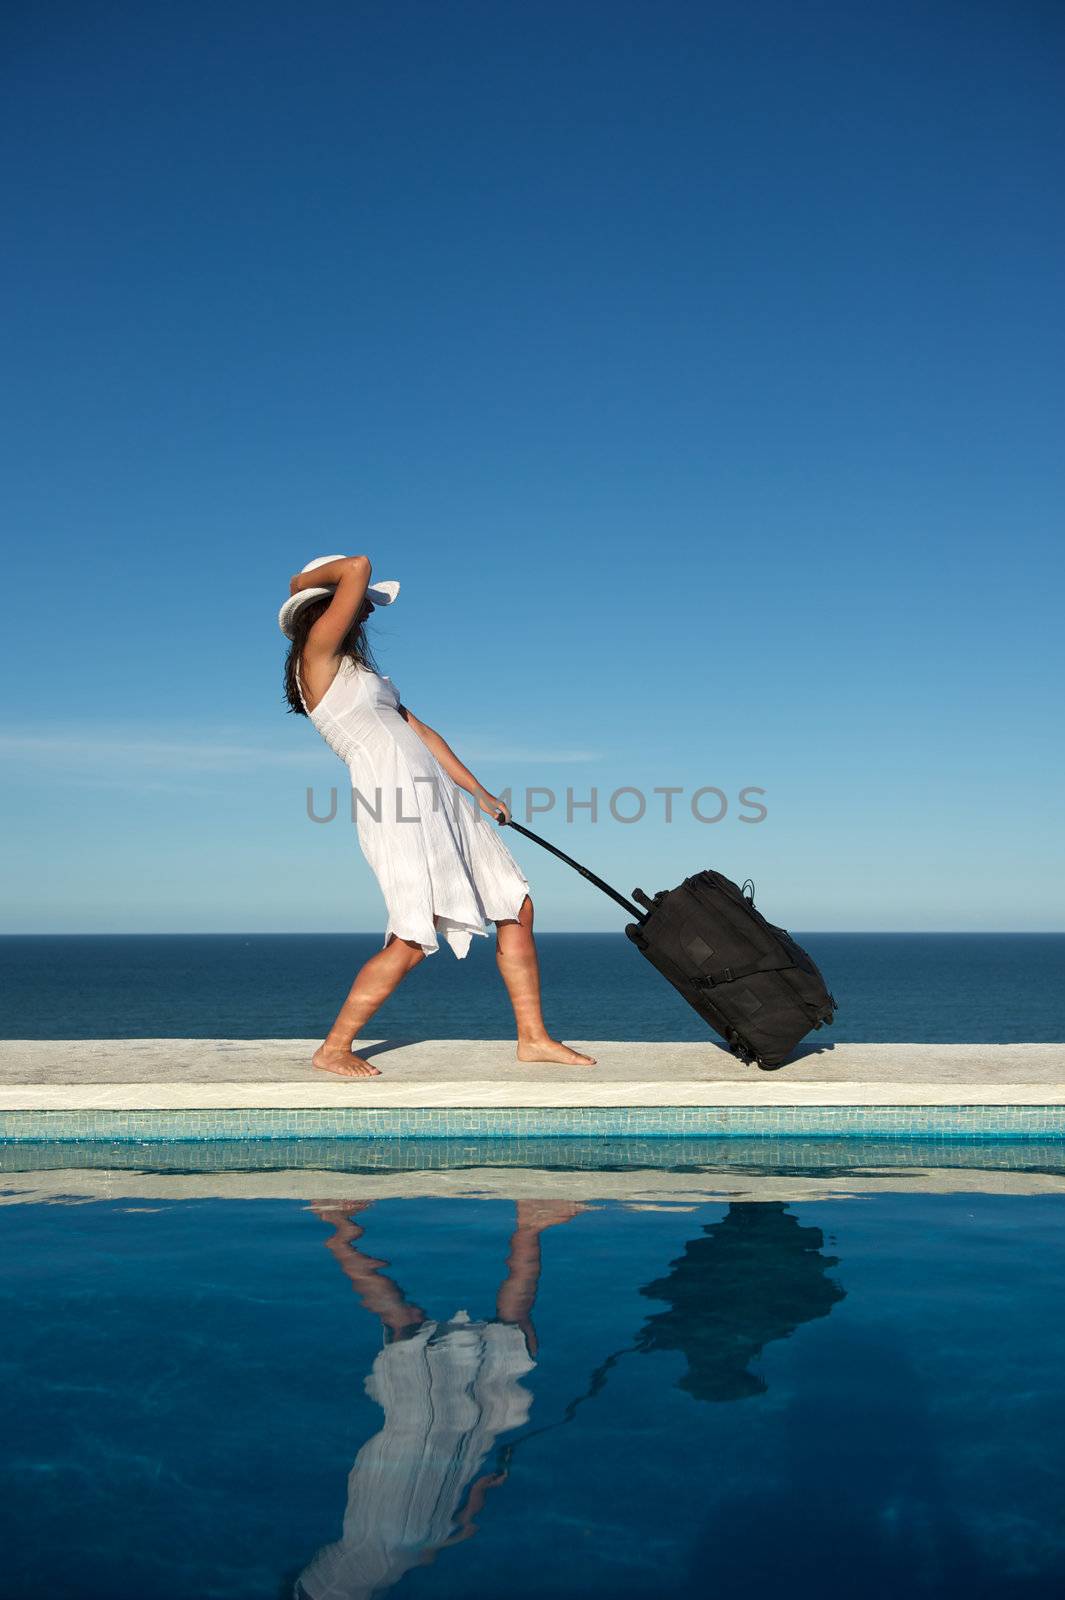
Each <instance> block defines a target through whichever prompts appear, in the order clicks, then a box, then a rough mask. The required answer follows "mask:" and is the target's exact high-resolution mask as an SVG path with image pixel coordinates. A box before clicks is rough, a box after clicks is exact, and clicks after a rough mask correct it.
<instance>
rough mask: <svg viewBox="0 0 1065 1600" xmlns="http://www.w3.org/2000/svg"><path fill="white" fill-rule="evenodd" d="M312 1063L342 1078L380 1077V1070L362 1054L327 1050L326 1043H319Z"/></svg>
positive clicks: (321, 1070) (322, 1070) (323, 1070)
mask: <svg viewBox="0 0 1065 1600" xmlns="http://www.w3.org/2000/svg"><path fill="white" fill-rule="evenodd" d="M311 1065H312V1066H315V1067H317V1068H318V1070H319V1072H335V1073H336V1074H337V1075H338V1076H339V1077H341V1078H379V1077H380V1076H381V1074H380V1072H379V1071H378V1069H377V1068H376V1067H372V1066H371V1065H370V1063H369V1062H368V1061H364V1060H363V1059H362V1057H361V1056H355V1055H352V1053H351V1051H350V1050H327V1049H326V1047H325V1045H324V1044H323V1045H319V1047H318V1049H317V1050H316V1051H315V1052H314V1054H313V1056H312V1057H311Z"/></svg>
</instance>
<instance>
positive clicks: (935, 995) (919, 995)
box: [0, 933, 1065, 1044]
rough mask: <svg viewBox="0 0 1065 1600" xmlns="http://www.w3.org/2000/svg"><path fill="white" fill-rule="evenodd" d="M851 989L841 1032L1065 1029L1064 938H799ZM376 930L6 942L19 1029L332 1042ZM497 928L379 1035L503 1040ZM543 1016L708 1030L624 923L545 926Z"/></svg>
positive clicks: (5, 1013) (407, 995)
mask: <svg viewBox="0 0 1065 1600" xmlns="http://www.w3.org/2000/svg"><path fill="white" fill-rule="evenodd" d="M795 936H796V938H798V939H799V941H800V943H802V944H803V945H805V946H806V948H807V949H808V950H809V951H810V953H811V955H812V956H813V957H814V959H815V960H816V961H817V962H818V964H819V965H820V966H821V968H822V971H823V972H824V974H825V977H826V979H827V981H828V985H829V988H830V989H831V990H832V992H833V993H834V994H835V996H836V999H837V1000H838V1001H839V1012H838V1015H837V1018H836V1022H835V1024H834V1026H833V1029H832V1035H831V1036H832V1037H833V1038H834V1039H838V1040H840V1041H841V1042H842V1041H850V1042H862V1043H894V1042H910V1043H948V1044H949V1043H974V1044H976V1043H978V1044H1009V1043H1053V1042H1060V1041H1063V1040H1065V934H1060V933H1032V934H1022V933H1007V934H999V933H962V934H959V933H938V934H937V933H811V934H802V933H796V935H795ZM380 944H381V936H380V935H379V934H377V933H372V934H371V933H366V934H152V935H144V934H140V935H134V934H117V935H91V936H90V935H85V936H81V935H58V934H57V935H52V934H43V935H37V936H21V935H9V936H6V937H0V1037H2V1038H6V1039H144V1038H229V1039H256V1038H278V1039H293V1038H298V1039H312V1038H315V1037H321V1036H322V1035H323V1034H324V1033H325V1030H326V1029H327V1027H328V1026H329V1024H330V1022H331V1021H332V1019H333V1016H334V1014H335V1013H336V1011H337V1009H338V1007H339V1005H340V1002H341V1001H342V999H343V997H344V995H345V994H346V993H347V990H348V987H349V985H350V983H351V980H352V978H353V977H354V975H355V972H356V971H357V970H358V967H359V966H360V964H361V963H362V962H363V961H365V960H366V959H367V957H368V956H370V955H372V954H373V953H374V951H376V950H378V949H379V948H380ZM494 944H495V941H494V938H491V937H490V938H487V939H483V940H482V939H475V940H474V941H473V948H472V949H471V951H470V954H469V956H468V957H467V958H466V960H464V961H456V960H455V958H454V957H453V956H452V954H451V952H450V950H449V949H447V948H446V947H445V946H443V945H442V946H441V948H440V950H439V951H438V952H437V953H436V954H435V955H433V956H431V957H430V958H429V959H428V960H427V961H424V962H423V963H422V964H421V966H420V967H418V968H416V969H415V971H414V972H413V973H412V974H411V975H410V977H409V978H407V979H406V981H405V982H404V983H403V984H402V985H401V986H400V988H399V990H398V991H397V992H396V994H395V995H393V997H392V999H391V1000H389V1001H388V1003H387V1004H386V1005H385V1006H383V1007H382V1009H381V1010H380V1011H379V1012H378V1013H377V1015H376V1016H375V1017H374V1019H373V1021H372V1022H371V1024H370V1027H369V1029H368V1030H367V1037H369V1038H384V1037H402V1038H441V1039H448V1038H450V1039H497V1038H508V1037H510V1036H511V1034H512V1031H513V1019H512V1015H511V1011H510V1006H509V1003H508V1001H507V998H506V993H505V991H504V989H503V985H502V981H501V979H500V977H499V974H498V972H497V971H496V966H495V960H494ZM537 945H538V948H539V951H540V962H541V969H542V976H543V992H544V1015H545V1019H546V1021H547V1025H548V1027H549V1029H551V1031H552V1032H553V1033H554V1034H556V1036H558V1037H560V1038H563V1039H629V1040H634V1041H635V1040H647V1041H656V1040H667V1039H669V1040H673V1039H693V1040H698V1039H702V1038H705V1037H706V1035H707V1029H706V1025H705V1024H704V1023H703V1022H702V1021H701V1020H700V1018H699V1017H698V1016H697V1015H696V1014H695V1012H693V1011H692V1010H690V1008H689V1007H688V1006H687V1005H685V1003H684V1001H683V1000H681V999H680V997H679V996H678V995H677V994H675V993H674V991H673V990H672V989H671V988H670V986H669V985H668V984H667V983H666V982H665V981H664V980H663V979H662V978H660V977H659V975H658V974H657V973H656V972H655V971H654V970H653V969H652V968H651V967H650V966H649V965H648V964H647V963H646V962H645V961H644V960H643V959H642V958H641V957H640V956H639V954H638V953H637V951H636V950H635V949H634V948H633V947H632V946H631V945H630V944H629V943H628V941H627V940H626V939H625V937H624V935H622V934H617V933H544V934H538V935H537Z"/></svg>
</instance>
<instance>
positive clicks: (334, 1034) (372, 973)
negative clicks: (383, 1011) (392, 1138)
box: [311, 934, 425, 1078]
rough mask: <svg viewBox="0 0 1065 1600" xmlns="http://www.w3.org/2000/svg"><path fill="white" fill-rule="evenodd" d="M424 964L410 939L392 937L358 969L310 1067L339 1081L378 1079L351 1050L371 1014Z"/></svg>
mask: <svg viewBox="0 0 1065 1600" xmlns="http://www.w3.org/2000/svg"><path fill="white" fill-rule="evenodd" d="M424 960H425V951H424V950H423V949H422V947H421V945H420V944H415V942H414V940H413V939H397V938H396V936H395V934H393V935H392V937H391V938H390V939H389V941H388V943H387V944H386V945H385V947H384V949H383V950H379V951H378V952H377V954H376V955H375V956H371V957H370V959H369V961H367V962H366V964H365V966H363V967H361V968H360V969H359V975H358V977H357V978H356V979H355V982H354V983H353V984H352V986H351V992H350V993H349V995H348V998H347V999H346V1000H345V1001H344V1004H343V1005H342V1006H341V1008H340V1014H339V1015H338V1017H337V1019H336V1021H335V1022H334V1023H333V1026H332V1027H331V1028H330V1030H329V1032H328V1034H327V1035H326V1038H325V1040H324V1042H323V1043H322V1044H321V1045H319V1047H318V1049H317V1050H316V1051H315V1052H314V1055H313V1056H312V1057H311V1060H312V1061H313V1063H314V1065H315V1066H316V1067H318V1068H320V1069H321V1071H322V1072H337V1073H339V1074H340V1076H341V1077H342V1078H379V1077H380V1076H381V1074H380V1072H379V1071H378V1069H377V1068H376V1067H373V1066H371V1065H370V1063H369V1062H368V1061H364V1060H363V1059H362V1057H361V1056H356V1055H352V1053H351V1047H352V1045H353V1044H354V1042H355V1040H356V1039H357V1038H358V1036H359V1034H360V1033H361V1032H362V1030H363V1028H365V1026H366V1024H367V1023H368V1022H369V1020H370V1018H371V1017H372V1016H373V1014H374V1012H375V1011H376V1010H377V1009H378V1008H379V1007H380V1006H382V1005H384V1003H385V1001H386V1000H387V999H388V997H389V995H390V994H392V992H393V991H394V990H395V989H397V988H398V987H399V985H400V984H401V983H402V981H403V979H404V978H405V977H406V976H407V973H408V972H411V971H413V969H414V968H415V967H416V966H417V965H418V963H419V961H424Z"/></svg>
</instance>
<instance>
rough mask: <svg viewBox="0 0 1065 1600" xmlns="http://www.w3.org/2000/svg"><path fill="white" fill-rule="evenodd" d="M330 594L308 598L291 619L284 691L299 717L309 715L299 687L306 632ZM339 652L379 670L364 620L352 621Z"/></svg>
mask: <svg viewBox="0 0 1065 1600" xmlns="http://www.w3.org/2000/svg"><path fill="white" fill-rule="evenodd" d="M331 599H332V596H331V595H327V594H325V595H321V596H320V597H319V598H318V599H317V600H308V602H307V604H306V605H305V606H300V608H299V610H298V611H297V612H296V615H295V617H294V618H293V621H292V643H291V645H290V646H289V652H288V655H287V656H286V657H285V694H284V698H285V699H286V700H287V702H288V709H289V710H290V711H294V712H295V713H296V715H297V716H298V717H305V716H306V715H307V713H306V711H305V710H304V707H303V701H302V700H301V699H300V692H299V689H298V688H297V687H296V668H297V667H298V666H299V663H300V660H301V658H302V656H303V647H304V645H305V644H306V643H307V635H308V634H309V633H310V631H311V628H312V627H313V626H314V624H315V623H316V622H317V621H318V618H319V617H320V616H321V615H322V614H323V612H325V611H326V610H327V609H328V606H329V602H330V600H331ZM339 654H340V655H342V656H349V657H350V658H351V660H352V661H354V662H356V663H357V665H359V666H362V667H369V669H370V671H371V672H376V671H377V662H376V661H375V660H374V658H373V652H372V651H371V649H370V646H369V643H368V641H367V639H366V635H365V633H364V631H363V624H362V623H361V622H353V623H352V624H351V627H350V628H349V629H348V631H347V633H346V634H345V635H344V639H343V642H342V643H341V646H340V650H339Z"/></svg>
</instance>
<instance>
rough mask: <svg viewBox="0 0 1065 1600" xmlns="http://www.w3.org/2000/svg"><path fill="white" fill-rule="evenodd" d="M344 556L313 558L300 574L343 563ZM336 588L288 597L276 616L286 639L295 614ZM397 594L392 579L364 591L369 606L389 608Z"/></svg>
mask: <svg viewBox="0 0 1065 1600" xmlns="http://www.w3.org/2000/svg"><path fill="white" fill-rule="evenodd" d="M346 559H347V557H346V556H315V558H314V560H313V561H308V563H307V565H306V566H305V567H301V568H300V571H301V572H313V571H314V569H315V567H325V566H328V565H329V563H330V561H345V560H346ZM335 588H336V584H335V583H327V584H323V585H321V586H320V587H318V588H314V589H301V590H300V591H299V593H298V594H293V595H290V596H289V598H288V599H287V600H286V601H285V603H284V605H283V606H282V607H281V610H280V611H279V612H278V614H277V621H278V626H279V627H280V629H281V632H282V633H283V634H284V635H285V638H286V639H291V638H292V627H293V624H294V622H295V620H296V614H297V612H299V611H302V610H303V607H304V606H305V605H307V603H308V601H311V600H320V599H321V598H322V596H323V595H326V594H332V593H333V591H334V590H335ZM398 593H399V584H398V583H397V582H396V581H395V579H394V578H388V579H385V580H384V581H382V582H381V583H371V584H370V587H369V588H368V589H367V591H366V598H367V600H369V601H370V603H371V605H375V606H390V605H391V604H392V602H393V600H394V599H395V598H396V596H397V594H398Z"/></svg>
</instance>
